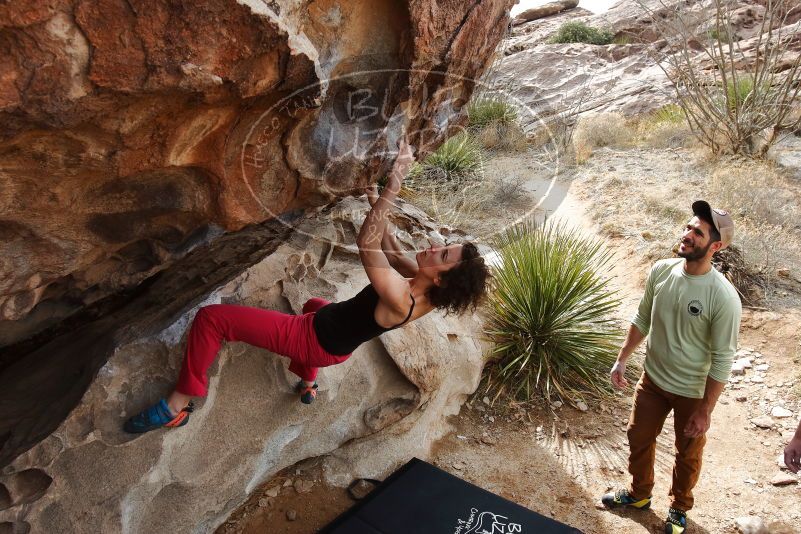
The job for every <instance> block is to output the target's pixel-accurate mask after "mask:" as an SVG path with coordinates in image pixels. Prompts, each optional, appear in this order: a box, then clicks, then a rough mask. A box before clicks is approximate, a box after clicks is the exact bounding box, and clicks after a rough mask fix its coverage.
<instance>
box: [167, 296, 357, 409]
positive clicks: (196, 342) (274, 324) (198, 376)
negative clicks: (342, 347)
mask: <svg viewBox="0 0 801 534" xmlns="http://www.w3.org/2000/svg"><path fill="white" fill-rule="evenodd" d="M326 304H328V302H327V301H325V300H323V299H318V298H312V299H309V300H308V301H307V302H306V304H304V305H303V315H289V314H286V313H281V312H277V311H273V310H263V309H261V308H251V307H248V306H235V305H231V304H213V305H211V306H204V307H203V308H200V310H198V312H197V315H195V319H194V320H193V321H192V327H191V328H190V329H189V336H188V337H187V340H186V352H185V353H184V361H183V364H182V365H181V372H180V374H179V375H178V384H177V385H176V386H175V389H176V391H178V392H179V393H183V394H185V395H191V396H193V397H204V396H206V392H207V391H208V376H207V375H206V372H207V371H208V369H209V367H211V364H212V363H213V362H214V359H215V358H216V357H217V352H219V350H220V346H221V345H222V342H223V341H244V342H245V343H248V344H250V345H254V346H256V347H261V348H264V349H267V350H269V351H270V352H274V353H276V354H280V355H282V356H286V357H288V358H289V359H290V360H291V361H290V364H289V370H290V371H292V372H293V373H295V374H296V375H298V376H299V377H300V378H302V379H303V380H306V381H309V382H312V381H313V380H314V379H315V378H316V377H317V369H318V368H319V367H327V366H329V365H335V364H337V363H342V362H344V361H345V360H347V359H348V357H350V354H346V355H344V356H337V355H334V354H329V353H328V352H326V350H325V349H323V348H322V347H321V346H320V343H319V342H318V341H317V334H315V332H314V327H313V325H312V321H313V320H314V313H315V312H316V311H317V310H319V309H320V308H322V307H323V306H325V305H326Z"/></svg>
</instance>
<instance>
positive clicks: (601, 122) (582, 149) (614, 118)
mask: <svg viewBox="0 0 801 534" xmlns="http://www.w3.org/2000/svg"><path fill="white" fill-rule="evenodd" d="M632 137H633V134H632V130H631V127H630V126H629V124H628V123H627V122H626V118H625V117H624V116H623V115H622V114H621V113H600V114H598V115H590V116H588V117H584V118H582V119H581V120H580V121H579V123H578V125H577V126H576V131H575V133H574V134H573V146H574V147H575V151H576V162H577V163H583V162H584V161H586V160H587V159H588V158H589V157H590V156H591V155H592V151H593V150H594V149H596V148H600V147H605V146H621V145H624V144H626V143H628V142H630V141H631V139H632Z"/></svg>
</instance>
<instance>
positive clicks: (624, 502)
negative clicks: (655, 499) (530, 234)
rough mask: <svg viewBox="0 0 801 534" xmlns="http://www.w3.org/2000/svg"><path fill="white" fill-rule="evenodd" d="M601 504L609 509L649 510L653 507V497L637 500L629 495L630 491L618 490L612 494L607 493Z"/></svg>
mask: <svg viewBox="0 0 801 534" xmlns="http://www.w3.org/2000/svg"><path fill="white" fill-rule="evenodd" d="M601 502H602V503H603V505H604V506H606V507H607V508H620V507H623V506H625V507H627V508H636V509H637V510H647V509H648V508H650V507H651V497H647V498H645V499H640V500H639V501H638V500H636V499H635V498H634V497H632V496H631V495H630V494H629V490H624V489H621V490H617V491H615V492H612V493H607V494H606V495H604V496H603V497H601Z"/></svg>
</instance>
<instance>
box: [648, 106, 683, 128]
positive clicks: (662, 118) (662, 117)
mask: <svg viewBox="0 0 801 534" xmlns="http://www.w3.org/2000/svg"><path fill="white" fill-rule="evenodd" d="M685 120H686V119H685V117H684V112H683V111H682V110H681V106H678V105H676V104H668V105H666V106H662V107H661V108H659V109H657V110H656V111H654V113H653V122H654V123H656V124H665V123H667V124H681V123H683V122H684V121H685Z"/></svg>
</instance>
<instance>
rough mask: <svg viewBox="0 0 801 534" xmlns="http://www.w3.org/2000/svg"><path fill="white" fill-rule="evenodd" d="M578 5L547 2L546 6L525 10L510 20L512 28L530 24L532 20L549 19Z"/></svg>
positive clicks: (568, 1)
mask: <svg viewBox="0 0 801 534" xmlns="http://www.w3.org/2000/svg"><path fill="white" fill-rule="evenodd" d="M578 4H579V3H578V0H557V1H556V2H548V3H547V4H543V5H541V6H536V7H532V8H529V9H526V10H525V11H523V12H521V13H520V14H519V15H517V16H516V17H515V18H514V19H512V26H519V25H521V24H525V23H527V22H531V21H532V20H538V19H542V18H545V17H550V16H551V15H556V14H557V13H562V12H563V11H568V10H570V9H575V8H576V7H578Z"/></svg>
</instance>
